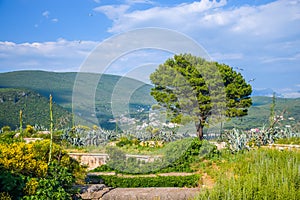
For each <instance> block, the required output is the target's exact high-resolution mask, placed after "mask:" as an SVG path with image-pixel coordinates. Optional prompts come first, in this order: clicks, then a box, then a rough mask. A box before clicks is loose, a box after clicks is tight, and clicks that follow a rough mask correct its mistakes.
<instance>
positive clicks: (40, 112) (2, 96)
mask: <svg viewBox="0 0 300 200" xmlns="http://www.w3.org/2000/svg"><path fill="white" fill-rule="evenodd" d="M53 107H54V109H53V110H54V112H53V117H54V120H55V122H56V124H57V125H59V126H57V127H56V128H62V127H68V126H70V125H71V114H70V113H69V112H68V111H66V110H65V109H63V108H62V107H61V106H59V105H57V104H54V105H53ZM20 111H21V113H19V112H20ZM48 113H49V106H48V100H47V98H45V97H43V96H41V95H40V94H38V93H36V92H34V91H31V90H28V89H12V88H0V127H2V126H10V127H11V128H12V129H13V130H15V129H20V125H22V124H23V125H30V124H31V125H32V124H39V125H40V126H44V127H48V126H49V115H48ZM20 114H21V115H20ZM19 115H20V116H19ZM62 118H64V119H66V120H67V121H66V123H65V124H61V123H60V121H61V119H62ZM20 120H21V121H20ZM23 125H22V126H23ZM22 128H25V127H22Z"/></svg>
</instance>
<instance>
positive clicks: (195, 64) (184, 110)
mask: <svg viewBox="0 0 300 200" xmlns="http://www.w3.org/2000/svg"><path fill="white" fill-rule="evenodd" d="M150 80H151V82H152V83H153V84H154V88H152V90H151V95H152V96H153V97H154V98H155V99H156V101H157V102H158V104H160V105H161V106H163V107H164V108H166V110H167V111H168V116H169V117H170V118H171V121H173V122H177V123H179V122H181V120H182V119H183V118H186V117H189V118H190V119H193V121H194V122H195V125H196V130H197V135H198V137H199V139H200V140H202V139H203V128H204V126H205V125H208V124H209V118H210V117H211V116H212V115H213V116H214V118H215V119H217V118H218V116H220V118H219V119H217V120H223V117H222V116H223V115H225V116H227V117H236V116H239V117H240V116H244V115H247V112H248V110H247V108H248V107H250V106H251V104H252V101H251V98H250V95H251V93H252V88H251V85H250V84H248V83H247V82H246V81H245V79H244V78H243V76H242V75H241V74H240V73H237V72H236V71H234V70H233V69H232V68H231V67H229V66H228V65H225V64H219V63H217V62H209V61H206V60H205V59H202V58H200V57H195V56H192V55H190V54H181V55H175V56H174V58H170V59H168V60H167V61H166V62H165V63H164V64H161V65H159V67H158V69H156V71H155V72H153V73H152V74H151V75H150Z"/></svg>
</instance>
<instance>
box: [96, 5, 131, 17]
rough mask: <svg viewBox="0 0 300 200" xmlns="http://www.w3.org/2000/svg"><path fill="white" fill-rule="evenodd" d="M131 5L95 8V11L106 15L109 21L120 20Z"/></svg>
mask: <svg viewBox="0 0 300 200" xmlns="http://www.w3.org/2000/svg"><path fill="white" fill-rule="evenodd" d="M128 9H129V5H107V6H99V7H96V8H94V11H97V12H102V13H104V14H105V15H106V16H107V17H108V18H109V19H111V20H117V19H119V18H120V17H121V16H122V15H123V14H124V13H125V12H126V11H127V10H128Z"/></svg>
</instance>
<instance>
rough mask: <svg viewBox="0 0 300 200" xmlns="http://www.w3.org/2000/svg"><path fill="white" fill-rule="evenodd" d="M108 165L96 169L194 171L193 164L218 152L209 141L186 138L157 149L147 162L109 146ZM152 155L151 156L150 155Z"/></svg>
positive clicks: (133, 172) (122, 171)
mask: <svg viewBox="0 0 300 200" xmlns="http://www.w3.org/2000/svg"><path fill="white" fill-rule="evenodd" d="M107 152H108V154H109V160H108V162H107V164H106V165H107V167H105V168H104V169H102V168H99V169H95V170H94V171H103V170H109V169H111V171H115V172H117V173H125V174H147V173H160V172H193V171H195V169H194V168H192V164H193V163H195V162H200V161H201V160H202V159H204V158H207V157H211V156H214V155H215V154H217V153H218V152H217V150H216V147H215V146H214V145H212V144H210V143H209V142H207V141H205V140H204V141H199V140H198V139H196V138H186V139H183V140H179V141H175V142H171V143H168V144H166V146H164V147H163V148H159V149H157V150H156V152H155V154H156V155H159V156H152V161H150V162H146V161H142V160H140V159H137V158H135V157H127V156H126V154H125V152H124V151H123V150H122V149H121V148H117V147H108V148H107ZM150 157H151V156H150ZM107 168H108V169H107Z"/></svg>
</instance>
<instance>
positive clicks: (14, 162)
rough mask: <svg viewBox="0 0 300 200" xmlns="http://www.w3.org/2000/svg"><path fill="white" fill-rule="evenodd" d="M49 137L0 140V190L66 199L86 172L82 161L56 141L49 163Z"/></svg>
mask: <svg viewBox="0 0 300 200" xmlns="http://www.w3.org/2000/svg"><path fill="white" fill-rule="evenodd" d="M49 143H50V141H49V140H42V141H37V142H34V143H29V144H25V143H24V142H18V143H12V144H0V166H1V168H0V170H1V173H0V186H1V189H3V190H0V192H7V193H8V194H9V195H10V196H12V197H13V199H18V198H20V197H22V196H24V193H25V195H26V198H25V197H24V198H25V199H67V198H69V197H70V192H71V190H70V186H71V185H72V184H73V183H74V182H75V180H80V179H81V182H83V180H84V177H85V173H84V169H83V168H82V167H81V166H80V165H79V163H78V162H77V161H76V160H74V159H72V158H71V157H70V156H69V155H68V154H67V153H66V152H65V151H63V150H62V149H61V147H60V146H58V145H57V144H53V149H52V153H53V154H52V158H53V159H52V162H51V163H50V165H48V156H49V146H50V144H49Z"/></svg>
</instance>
